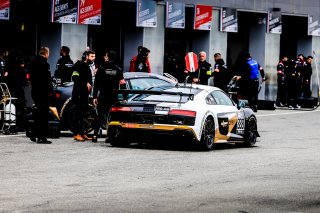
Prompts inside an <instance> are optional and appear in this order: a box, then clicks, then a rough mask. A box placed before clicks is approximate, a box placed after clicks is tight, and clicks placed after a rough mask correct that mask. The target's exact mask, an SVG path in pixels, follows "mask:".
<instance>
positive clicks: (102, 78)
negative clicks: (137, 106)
mask: <svg viewBox="0 0 320 213" xmlns="http://www.w3.org/2000/svg"><path fill="white" fill-rule="evenodd" d="M116 59H117V53H116V52H114V51H109V52H106V54H105V55H104V63H103V64H102V65H101V67H99V69H98V71H97V74H96V77H95V81H94V88H93V104H94V106H95V107H97V111H98V119H97V121H96V122H95V127H94V135H93V137H92V142H97V139H98V133H99V130H100V126H101V122H102V121H103V120H104V117H105V116H107V113H108V112H109V110H110V108H111V106H112V105H113V104H114V103H115V102H116V101H118V95H117V94H116V93H114V91H113V90H114V89H119V87H120V88H121V89H125V88H126V84H125V80H124V77H123V70H122V69H121V67H120V66H118V65H117V62H116ZM98 93H99V95H98ZM124 99H127V96H124Z"/></svg>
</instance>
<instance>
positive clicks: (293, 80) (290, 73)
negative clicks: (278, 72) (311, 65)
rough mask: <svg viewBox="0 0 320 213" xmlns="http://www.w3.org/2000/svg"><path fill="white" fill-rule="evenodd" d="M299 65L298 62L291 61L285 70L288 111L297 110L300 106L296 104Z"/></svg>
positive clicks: (295, 60)
mask: <svg viewBox="0 0 320 213" xmlns="http://www.w3.org/2000/svg"><path fill="white" fill-rule="evenodd" d="M299 64H300V60H297V59H291V60H289V63H288V65H289V66H288V69H287V74H286V78H287V84H288V100H287V102H288V108H289V109H299V108H300V106H299V105H298V104H297V97H298V91H299V89H300V88H298V87H299V86H300V83H299V81H300V72H299V69H297V67H298V65H299Z"/></svg>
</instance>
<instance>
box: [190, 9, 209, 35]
mask: <svg viewBox="0 0 320 213" xmlns="http://www.w3.org/2000/svg"><path fill="white" fill-rule="evenodd" d="M211 23H212V7H211V6H206V5H196V6H195V12H194V29H195V30H210V29H211Z"/></svg>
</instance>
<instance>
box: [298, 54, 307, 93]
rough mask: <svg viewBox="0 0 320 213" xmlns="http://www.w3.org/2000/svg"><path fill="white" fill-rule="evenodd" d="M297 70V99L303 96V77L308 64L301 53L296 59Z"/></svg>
mask: <svg viewBox="0 0 320 213" xmlns="http://www.w3.org/2000/svg"><path fill="white" fill-rule="evenodd" d="M296 65H297V66H296V70H297V74H298V76H296V77H297V97H301V96H302V88H303V76H304V72H305V68H306V66H307V63H306V61H305V58H304V55H303V54H302V53H300V54H299V55H298V57H297V58H296Z"/></svg>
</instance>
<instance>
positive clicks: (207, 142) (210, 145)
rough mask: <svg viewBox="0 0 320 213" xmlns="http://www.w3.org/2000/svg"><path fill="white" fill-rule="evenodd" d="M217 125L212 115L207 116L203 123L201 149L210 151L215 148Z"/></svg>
mask: <svg viewBox="0 0 320 213" xmlns="http://www.w3.org/2000/svg"><path fill="white" fill-rule="evenodd" d="M214 137H215V126H214V121H213V118H212V117H207V118H206V121H205V122H204V125H203V130H202V134H201V140H200V145H201V149H202V150H205V151H210V150H212V149H214V146H215V144H214Z"/></svg>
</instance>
